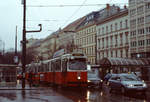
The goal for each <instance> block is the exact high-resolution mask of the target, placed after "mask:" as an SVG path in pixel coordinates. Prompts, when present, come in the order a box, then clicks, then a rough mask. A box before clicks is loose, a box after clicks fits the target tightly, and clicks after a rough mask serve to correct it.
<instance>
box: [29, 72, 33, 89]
mask: <svg viewBox="0 0 150 102" xmlns="http://www.w3.org/2000/svg"><path fill="white" fill-rule="evenodd" d="M32 75H33V73H32V72H29V86H30V87H31V86H32V83H33V82H32Z"/></svg>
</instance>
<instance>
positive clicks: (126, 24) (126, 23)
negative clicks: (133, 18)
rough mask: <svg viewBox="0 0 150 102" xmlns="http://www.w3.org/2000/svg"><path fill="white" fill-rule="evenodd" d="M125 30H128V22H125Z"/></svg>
mask: <svg viewBox="0 0 150 102" xmlns="http://www.w3.org/2000/svg"><path fill="white" fill-rule="evenodd" d="M125 28H128V20H127V19H126V20H125Z"/></svg>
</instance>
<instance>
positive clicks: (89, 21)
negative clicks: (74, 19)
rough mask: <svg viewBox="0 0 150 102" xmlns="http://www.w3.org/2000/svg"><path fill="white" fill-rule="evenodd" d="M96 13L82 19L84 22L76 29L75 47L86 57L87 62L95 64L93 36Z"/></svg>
mask: <svg viewBox="0 0 150 102" xmlns="http://www.w3.org/2000/svg"><path fill="white" fill-rule="evenodd" d="M96 14H97V12H92V13H90V14H88V15H86V16H85V17H84V21H83V22H82V23H81V24H80V25H79V26H78V27H77V29H76V36H75V45H76V46H78V49H81V50H82V52H83V53H84V54H86V56H87V57H88V62H90V63H91V64H95V55H96V54H95V47H96V46H95V45H96V43H95V36H96V24H95V19H96Z"/></svg>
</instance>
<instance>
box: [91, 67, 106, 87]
mask: <svg viewBox="0 0 150 102" xmlns="http://www.w3.org/2000/svg"><path fill="white" fill-rule="evenodd" d="M102 83H103V80H102V79H101V78H100V76H99V73H98V70H97V69H94V70H89V71H88V87H100V88H102Z"/></svg>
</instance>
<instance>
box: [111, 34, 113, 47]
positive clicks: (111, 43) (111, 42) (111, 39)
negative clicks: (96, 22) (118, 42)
mask: <svg viewBox="0 0 150 102" xmlns="http://www.w3.org/2000/svg"><path fill="white" fill-rule="evenodd" d="M110 43H111V44H110V45H111V47H112V45H113V36H111V37H110Z"/></svg>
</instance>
